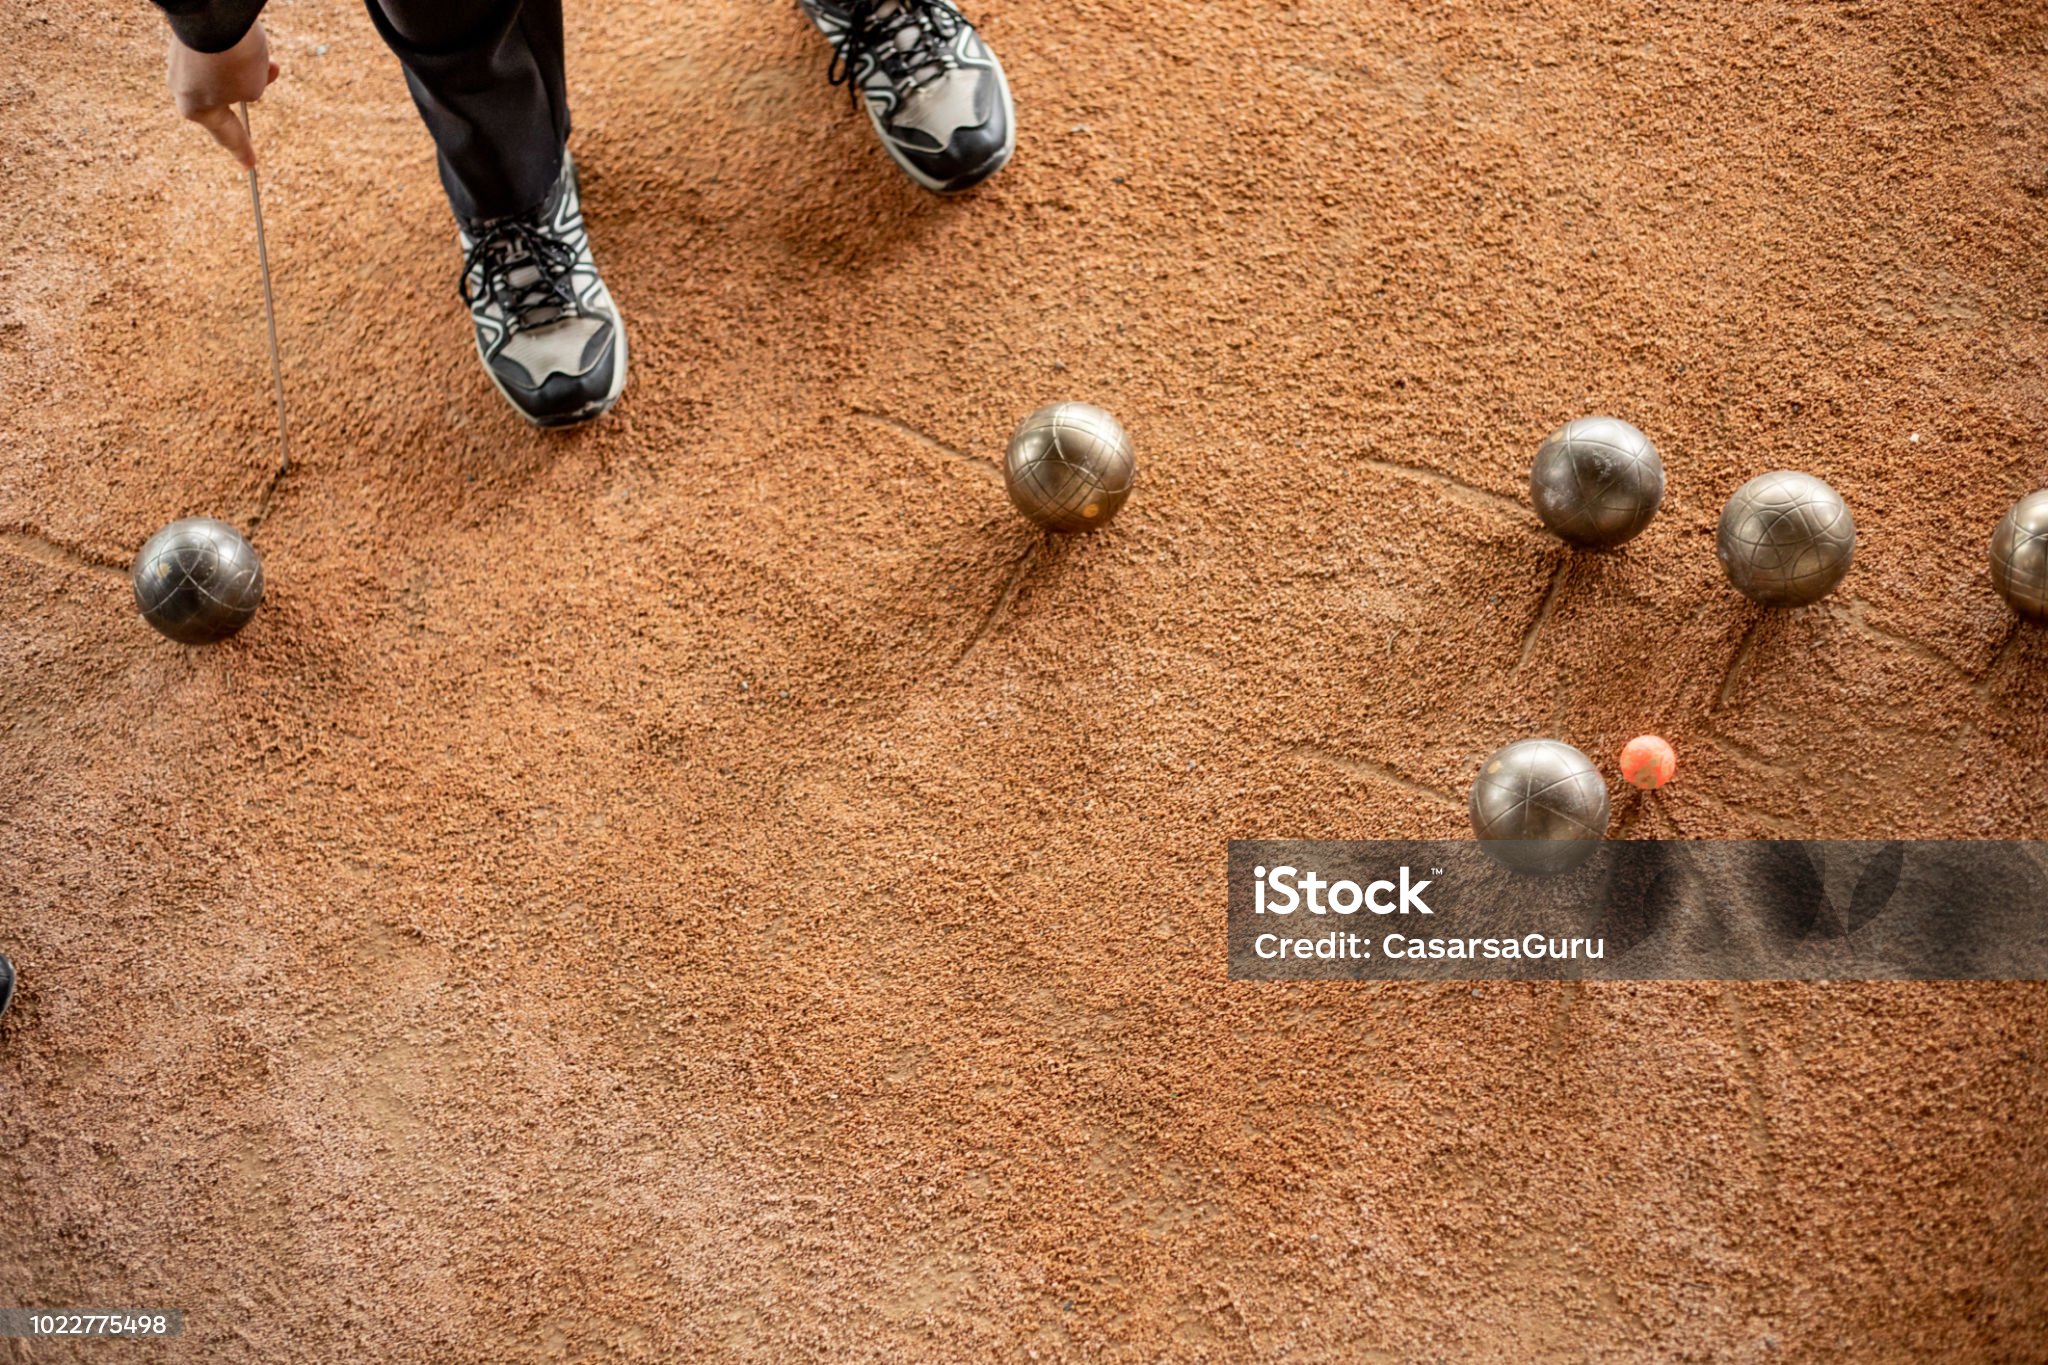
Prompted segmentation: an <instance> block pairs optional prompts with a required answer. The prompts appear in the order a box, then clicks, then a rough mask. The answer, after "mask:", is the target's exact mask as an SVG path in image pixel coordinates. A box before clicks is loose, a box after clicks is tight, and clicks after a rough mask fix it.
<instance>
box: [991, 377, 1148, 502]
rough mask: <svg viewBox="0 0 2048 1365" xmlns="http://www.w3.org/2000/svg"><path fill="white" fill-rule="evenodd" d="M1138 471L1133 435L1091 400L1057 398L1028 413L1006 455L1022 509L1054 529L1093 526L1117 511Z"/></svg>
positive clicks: (1007, 473)
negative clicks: (1055, 401) (1129, 434)
mask: <svg viewBox="0 0 2048 1365" xmlns="http://www.w3.org/2000/svg"><path fill="white" fill-rule="evenodd" d="M1137 474H1138V463H1137V457H1136V455H1135V454H1133V453H1132V450H1131V438H1130V437H1129V436H1128V435H1126V434H1125V432H1124V429H1123V426H1122V424H1121V423H1119V422H1118V421H1117V420H1116V418H1114V417H1112V416H1110V415H1109V414H1108V413H1106V412H1104V411H1103V410H1102V409H1101V408H1098V407H1091V406H1090V405H1089V404H1087V403H1054V404H1053V405H1052V406H1050V407H1044V408H1040V409H1039V410H1038V411H1037V412H1034V413H1032V414H1031V415H1030V416H1029V417H1026V418H1025V419H1024V421H1023V423H1022V424H1021V425H1020V426H1018V428H1017V431H1016V434H1014V435H1013V436H1011V437H1010V447H1009V449H1008V450H1007V451H1006V452H1005V453H1004V455H1003V484H1004V486H1005V487H1007V488H1008V489H1009V490H1010V501H1011V502H1013V503H1015V504H1016V505H1017V510H1018V511H1020V512H1022V513H1023V514H1024V515H1025V516H1027V517H1029V518H1031V519H1032V520H1033V521H1035V522H1037V523H1038V524H1039V525H1040V526H1043V527H1044V528H1045V529H1046V530H1048V531H1093V530H1094V529H1096V528H1097V527H1099V526H1102V525H1105V524H1106V523H1107V522H1108V521H1109V519H1110V518H1111V517H1113V516H1115V515H1116V511H1117V509H1118V508H1119V507H1122V506H1123V505H1124V499H1125V498H1127V497H1129V496H1130V495H1131V484H1132V483H1133V482H1134V481H1135V480H1136V478H1137Z"/></svg>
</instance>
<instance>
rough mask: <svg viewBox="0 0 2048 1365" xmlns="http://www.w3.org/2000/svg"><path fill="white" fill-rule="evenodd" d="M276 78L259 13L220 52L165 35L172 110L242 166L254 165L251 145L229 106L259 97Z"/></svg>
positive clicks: (254, 147)
mask: <svg viewBox="0 0 2048 1365" xmlns="http://www.w3.org/2000/svg"><path fill="white" fill-rule="evenodd" d="M276 79H277V63H276V62H273V61H272V60H270V40H269V39H268V38H267V37H265V36H264V33H263V22H262V20H260V19H259V20H258V21H257V22H255V23H253V24H251V25H250V26H249V31H248V32H247V33H245V34H243V35H242V41H240V42H239V43H236V44H235V45H234V46H233V47H231V48H229V49H228V50H227V51H225V52H196V51H194V50H193V49H191V48H189V47H186V46H185V45H184V44H183V43H181V42H179V41H178V39H177V36H176V35H175V34H174V35H172V37H171V57H170V85H171V100H172V102H173V103H175V104H176V105H177V106H178V113H179V114H180V115H182V116H183V117H185V118H188V119H190V120H192V121H193V122H194V123H196V124H198V125H199V126H200V127H202V128H204V129H206V131H207V132H209V133H212V134H213V140H214V141H215V142H218V143H219V144H220V145H221V146H223V147H225V148H227V149H228V152H229V154H230V155H232V156H233V157H234V158H235V160H237V161H239V162H241V163H242V164H243V165H244V166H250V167H253V166H255V164H256V146H255V144H254V143H252V142H251V141H250V140H249V130H248V129H247V128H245V127H243V126H242V121H241V120H240V119H239V118H236V117H235V108H234V107H235V105H237V104H239V103H242V102H243V101H245V100H260V99H262V98H263V92H264V90H265V89H266V88H268V86H269V85H270V83H271V82H272V81H274V80H276Z"/></svg>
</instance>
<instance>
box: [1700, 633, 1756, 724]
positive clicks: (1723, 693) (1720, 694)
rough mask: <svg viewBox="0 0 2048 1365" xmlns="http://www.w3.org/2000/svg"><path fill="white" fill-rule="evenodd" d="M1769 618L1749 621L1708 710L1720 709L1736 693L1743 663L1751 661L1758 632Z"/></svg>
mask: <svg viewBox="0 0 2048 1365" xmlns="http://www.w3.org/2000/svg"><path fill="white" fill-rule="evenodd" d="M1767 619H1769V618H1767V617H1764V616H1762V615H1759V616H1758V617H1757V618H1756V619H1755V620H1754V621H1751V622H1750V623H1749V627H1748V629H1746V630H1744V631H1743V632H1742V638H1741V639H1740V640H1738V641H1736V643H1735V653H1734V654H1732V655H1730V656H1729V659H1728V667H1727V668H1726V669H1725V670H1724V671H1723V672H1722V674H1721V686H1720V687H1719V688H1717V689H1716V690H1715V692H1714V704H1713V705H1712V706H1710V707H1708V708H1707V710H1708V711H1710V712H1712V711H1718V710H1720V709H1721V708H1722V707H1724V706H1726V705H1727V704H1728V699H1729V698H1730V697H1733V696H1734V695H1735V684H1736V683H1738V682H1740V681H1741V680H1742V668H1743V665H1744V664H1747V663H1748V662H1749V656H1750V655H1751V654H1752V653H1754V652H1755V650H1756V635H1757V632H1758V631H1760V630H1762V629H1763V626H1764V622H1765V621H1766V620H1767Z"/></svg>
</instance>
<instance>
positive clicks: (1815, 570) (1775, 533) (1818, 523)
mask: <svg viewBox="0 0 2048 1365" xmlns="http://www.w3.org/2000/svg"><path fill="white" fill-rule="evenodd" d="M1855 552H1856V519H1855V518H1854V517H1852V516H1850V515H1849V504H1847V503H1846V502H1843V501H1842V495H1841V494H1840V493H1837V492H1836V491H1835V490H1834V489H1832V488H1830V487H1828V486H1827V485H1826V484H1824V483H1822V482H1821V481H1820V480H1819V479H1816V478H1814V477H1813V475H1811V474H1801V473H1798V472H1797V471H1795V470H1790V469H1774V470H1772V471H1771V472H1770V473H1768V474H1759V475H1757V476H1756V477H1755V478H1753V479H1751V480H1750V481H1749V482H1748V483H1746V484H1744V485H1742V487H1740V488H1738V489H1736V490H1735V496H1733V497H1731V498H1729V499H1728V505H1727V506H1726V507H1725V508H1723V509H1722V511H1721V535H1720V539H1719V541H1718V542H1717V544H1716V547H1715V553H1717V554H1718V555H1719V556H1720V559H1721V568H1722V569H1723V570H1724V571H1725V572H1726V573H1727V575H1728V581H1729V582H1730V583H1733V584H1734V585H1735V586H1736V587H1737V588H1738V589H1740V590H1741V592H1742V594H1743V596H1745V597H1747V598H1749V599H1750V600H1751V601H1754V602H1761V603H1762V604H1763V605H1765V606H1767V607H1803V606H1805V605H1806V604H1807V603H1809V602H1818V601H1820V599H1821V598H1823V597H1826V596H1827V595H1828V594H1829V593H1831V592H1833V591H1834V590H1835V585H1836V584H1838V583H1840V582H1841V581H1842V577H1843V575H1845V574H1847V573H1848V572H1849V561H1850V559H1851V558H1852V557H1853V556H1854V554H1855Z"/></svg>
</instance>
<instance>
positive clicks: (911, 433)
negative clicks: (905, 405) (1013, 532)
mask: <svg viewBox="0 0 2048 1365" xmlns="http://www.w3.org/2000/svg"><path fill="white" fill-rule="evenodd" d="M853 415H854V416H855V417H858V418H860V419H861V420H862V421H866V422H873V423H874V424H875V425H876V426H878V427H887V428H889V430H891V431H893V432H896V433H897V434H899V435H902V436H908V437H909V438H910V439H911V440H913V441H915V442H917V443H918V444H919V445H921V446H924V447H925V448H926V449H928V450H936V451H938V452H939V453H940V454H941V455H950V456H952V457H953V458H954V459H956V460H962V461H965V462H966V463H968V464H971V465H973V466H974V467H975V468H976V469H978V470H980V471H981V472H982V473H983V474H986V475H989V476H991V477H993V478H998V479H1000V478H1001V477H1002V471H1001V470H1000V469H998V468H996V466H995V464H994V463H993V462H991V461H989V460H984V459H982V458H981V457H980V456H979V455H976V454H974V453H973V452H972V451H967V450H962V449H960V447H958V446H952V445H947V444H946V443H945V442H944V441H941V440H940V439H939V438H938V437H936V436H934V435H932V434H931V433H930V432H928V431H921V430H919V429H918V428H916V427H914V426H912V425H910V423H908V422H905V421H902V420H900V419H899V418H895V417H891V416H890V415H889V414H888V413H886V412H870V411H868V410H867V409H866V408H855V409H853Z"/></svg>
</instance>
